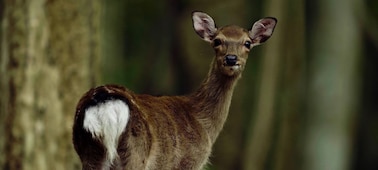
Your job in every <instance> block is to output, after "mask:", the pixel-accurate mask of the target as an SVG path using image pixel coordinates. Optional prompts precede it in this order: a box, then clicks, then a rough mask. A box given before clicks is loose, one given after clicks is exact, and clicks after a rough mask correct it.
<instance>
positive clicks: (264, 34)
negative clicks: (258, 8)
mask: <svg viewBox="0 0 378 170" xmlns="http://www.w3.org/2000/svg"><path fill="white" fill-rule="evenodd" d="M276 24H277V19H276V18H273V17H266V18H263V19H260V20H258V21H256V22H255V23H254V24H253V26H252V29H251V30H249V37H250V38H251V40H252V45H253V46H256V45H259V44H261V43H263V42H265V41H266V40H268V39H269V38H270V36H272V34H273V31H274V28H275V27H276Z"/></svg>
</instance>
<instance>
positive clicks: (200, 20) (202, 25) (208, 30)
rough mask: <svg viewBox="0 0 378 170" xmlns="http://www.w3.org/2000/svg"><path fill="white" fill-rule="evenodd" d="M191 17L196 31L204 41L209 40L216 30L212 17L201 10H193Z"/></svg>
mask: <svg viewBox="0 0 378 170" xmlns="http://www.w3.org/2000/svg"><path fill="white" fill-rule="evenodd" d="M192 18H193V27H194V30H195V31H196V33H197V34H198V35H199V36H200V37H201V38H202V39H204V40H205V41H208V42H211V40H212V39H213V37H214V35H215V32H216V31H217V28H216V26H215V22H214V20H213V18H211V17H210V16H209V15H207V14H206V13H203V12H193V13H192Z"/></svg>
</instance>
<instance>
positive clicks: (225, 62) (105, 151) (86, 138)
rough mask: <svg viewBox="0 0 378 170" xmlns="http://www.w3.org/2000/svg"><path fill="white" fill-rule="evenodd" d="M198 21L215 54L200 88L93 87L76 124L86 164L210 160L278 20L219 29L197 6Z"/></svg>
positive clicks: (176, 164)
mask: <svg viewBox="0 0 378 170" xmlns="http://www.w3.org/2000/svg"><path fill="white" fill-rule="evenodd" d="M193 23H194V28H195V30H196V32H197V33H198V34H199V35H200V36H201V38H203V39H204V40H205V41H208V42H210V43H211V44H212V45H213V47H214V49H215V53H216V56H215V58H214V60H213V62H212V65H211V69H210V71H209V73H208V76H207V78H206V79H205V80H204V82H203V83H202V85H201V86H200V88H199V89H198V90H197V91H195V92H194V93H192V94H190V95H186V96H160V97H157V96H150V95H138V94H135V93H133V92H131V91H129V90H127V89H126V88H123V87H120V86H116V85H105V86H100V87H97V88H94V89H91V90H90V91H88V92H87V93H86V94H85V95H84V96H83V98H82V99H81V100H80V101H79V104H78V106H77V111H76V116H75V123H74V127H73V142H74V145H75V149H76V151H77V153H78V155H79V156H80V159H81V161H82V164H83V169H132V170H134V169H138V170H155V169H156V170H164V169H167V170H168V169H188V170H190V169H193V170H198V169H201V168H202V167H203V166H204V165H205V164H206V162H207V160H208V157H209V156H210V153H211V148H212V145H213V144H214V142H215V140H216V138H217V136H218V135H219V133H220V131H221V129H222V127H223V125H224V122H225V121H226V118H227V115H228V111H229V107H230V104H231V98H232V93H233V89H234V87H235V85H236V83H237V80H238V79H239V78H240V77H241V72H242V71H243V69H244V66H245V62H246V59H247V57H248V52H249V50H250V49H251V48H252V47H253V46H255V45H258V44H259V43H262V42H264V41H265V40H266V39H267V38H269V37H270V35H271V34H272V32H273V29H274V26H275V24H276V20H275V19H273V18H266V19H262V20H260V21H259V22H256V23H255V25H254V26H253V28H252V29H251V30H250V31H247V30H245V29H243V28H240V27H238V26H226V27H222V28H220V29H217V28H216V27H215V23H214V21H213V20H212V18H211V17H209V16H208V15H207V14H204V13H201V12H195V13H193ZM256 24H257V25H256Z"/></svg>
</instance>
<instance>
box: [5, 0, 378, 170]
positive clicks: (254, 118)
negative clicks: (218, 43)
mask: <svg viewBox="0 0 378 170" xmlns="http://www.w3.org/2000/svg"><path fill="white" fill-rule="evenodd" d="M194 10H200V11H205V12H207V13H208V14H210V15H211V16H212V17H213V18H214V19H215V22H216V23H217V25H218V26H223V25H226V24H237V25H240V26H243V27H245V28H250V27H251V26H252V24H253V22H255V21H256V20H258V19H259V18H262V17H265V16H274V17H276V18H277V19H278V25H277V27H276V30H275V33H274V34H273V36H272V38H271V39H270V40H269V41H267V43H265V44H264V45H262V46H258V47H256V48H255V49H253V50H252V51H251V54H250V58H249V60H248V64H247V68H246V70H245V72H244V73H243V78H242V79H241V80H240V81H239V84H238V86H237V88H236V91H235V93H234V97H233V101H232V104H231V109H230V114H229V117H228V120H227V122H226V125H225V127H224V130H223V132H222V133H221V135H220V137H219V138H218V140H217V142H216V144H215V146H214V151H213V154H212V157H211V158H210V160H211V163H210V164H209V165H208V166H207V169H209V170H231V169H241V170H348V169H356V170H357V169H358V170H360V169H364V170H376V169H378V76H377V73H378V1H374V0H318V1H301V0H232V1H228V0H208V1H203V0H165V1H154V0H109V1H105V0H93V1H92V0H29V1H28V0H0V19H1V28H0V41H1V45H0V73H1V74H0V75H1V76H0V95H1V97H0V126H1V128H0V153H2V154H0V169H12V170H13V169H32V170H34V169H38V170H47V169H58V170H59V169H61V170H65V169H80V163H79V158H78V156H76V154H75V152H74V149H73V146H72V144H71V138H72V136H71V133H72V132H71V128H72V122H73V119H74V111H75V106H76V103H77V101H78V100H79V98H80V97H81V95H82V94H83V93H84V92H85V91H86V90H88V89H89V88H90V87H94V86H97V85H100V84H105V83H113V84H114V83H115V84H121V85H125V86H127V87H128V88H129V89H131V90H133V91H135V92H138V93H149V94H155V95H161V94H164V95H182V94H187V93H190V92H191V91H193V90H194V89H196V88H197V87H198V86H199V84H200V83H201V81H202V79H203V78H204V77H205V76H206V74H207V70H208V69H209V65H210V61H211V59H212V57H213V51H212V49H211V48H210V46H209V45H208V44H207V43H206V42H204V41H202V40H201V39H200V38H199V37H198V36H197V35H196V33H195V32H194V31H193V28H192V20H191V12H192V11H194Z"/></svg>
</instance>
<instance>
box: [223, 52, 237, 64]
mask: <svg viewBox="0 0 378 170" xmlns="http://www.w3.org/2000/svg"><path fill="white" fill-rule="evenodd" d="M237 61H238V57H237V56H236V55H226V57H225V62H226V65H227V66H234V65H236V62H237Z"/></svg>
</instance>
